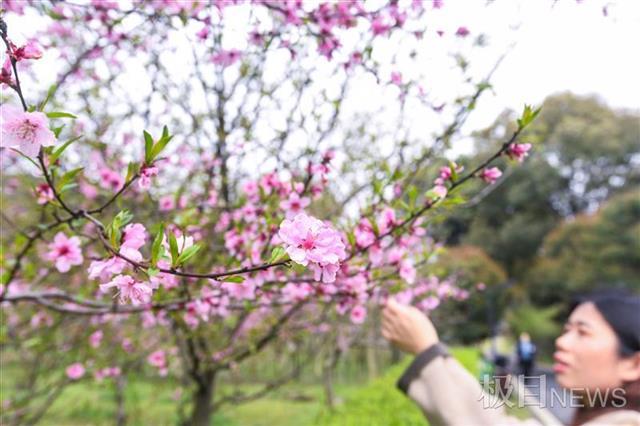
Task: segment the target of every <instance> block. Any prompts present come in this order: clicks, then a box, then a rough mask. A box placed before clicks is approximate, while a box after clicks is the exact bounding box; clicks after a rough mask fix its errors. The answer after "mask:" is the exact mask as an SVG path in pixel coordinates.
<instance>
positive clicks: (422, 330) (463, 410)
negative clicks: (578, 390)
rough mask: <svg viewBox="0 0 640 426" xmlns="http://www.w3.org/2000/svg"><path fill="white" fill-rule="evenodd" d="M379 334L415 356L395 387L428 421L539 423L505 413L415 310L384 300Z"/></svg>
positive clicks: (449, 423) (436, 424)
mask: <svg viewBox="0 0 640 426" xmlns="http://www.w3.org/2000/svg"><path fill="white" fill-rule="evenodd" d="M382 335H383V336H384V337H385V339H387V340H389V341H391V342H392V343H393V344H394V345H396V346H398V347H399V348H400V349H403V350H405V351H406V352H409V353H412V354H414V355H416V358H415V359H414V360H413V362H412V363H411V365H410V366H409V368H407V370H406V371H405V373H404V374H403V375H402V377H401V378H400V380H399V381H398V387H399V388H400V389H401V390H402V391H403V392H404V393H405V394H406V395H407V396H409V398H411V399H412V400H413V401H414V402H415V403H416V404H417V405H418V406H419V407H420V408H421V409H422V411H423V412H424V414H425V416H426V417H427V419H428V420H429V423H430V424H431V425H432V426H439V425H442V426H445V425H446V426H453V425H455V426H457V425H492V426H493V425H540V424H541V423H540V422H538V421H536V420H533V419H532V420H527V421H522V420H519V419H517V418H513V417H510V416H507V415H506V414H505V413H504V409H503V407H501V404H499V403H498V404H497V403H496V398H495V397H493V396H491V395H487V394H485V393H484V392H483V390H482V387H481V386H480V384H479V383H478V381H477V380H476V379H475V378H474V377H473V376H472V375H471V374H470V373H469V372H468V371H467V370H465V369H464V367H462V365H461V364H460V363H459V362H458V361H457V360H456V359H455V358H453V357H451V356H449V353H448V351H447V350H446V348H445V347H444V346H443V345H442V344H441V343H440V342H439V339H438V333H437V332H436V329H435V327H434V326H433V324H432V323H431V321H430V320H429V318H427V316H426V315H424V314H423V313H422V312H421V311H419V310H418V309H416V308H414V307H412V306H405V305H401V304H399V303H397V302H396V301H395V300H393V299H390V300H389V301H388V302H387V305H386V306H385V308H384V310H383V321H382ZM545 423H546V422H545Z"/></svg>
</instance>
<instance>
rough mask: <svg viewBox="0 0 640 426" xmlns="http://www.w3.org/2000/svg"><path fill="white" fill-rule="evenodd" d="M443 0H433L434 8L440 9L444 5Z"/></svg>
mask: <svg viewBox="0 0 640 426" xmlns="http://www.w3.org/2000/svg"><path fill="white" fill-rule="evenodd" d="M443 3H444V1H443V0H433V8H434V9H440V8H441V7H442V6H443Z"/></svg>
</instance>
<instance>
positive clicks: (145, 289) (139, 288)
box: [100, 275, 153, 305]
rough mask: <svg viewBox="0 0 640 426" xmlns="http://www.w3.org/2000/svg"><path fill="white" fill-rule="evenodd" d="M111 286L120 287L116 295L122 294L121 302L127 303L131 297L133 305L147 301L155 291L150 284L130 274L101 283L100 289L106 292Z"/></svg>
mask: <svg viewBox="0 0 640 426" xmlns="http://www.w3.org/2000/svg"><path fill="white" fill-rule="evenodd" d="M111 287H116V288H117V289H118V293H117V294H116V295H117V296H120V303H125V302H126V300H127V299H129V300H130V301H131V303H132V304H133V305H139V304H141V303H147V302H148V301H149V300H150V298H151V293H152V292H153V290H152V289H151V287H150V286H149V284H147V283H143V282H139V281H136V280H135V279H134V278H133V277H130V276H129V275H118V276H116V277H115V278H114V279H113V280H111V281H110V282H109V283H107V284H100V290H102V291H104V292H106V291H107V289H109V288H111Z"/></svg>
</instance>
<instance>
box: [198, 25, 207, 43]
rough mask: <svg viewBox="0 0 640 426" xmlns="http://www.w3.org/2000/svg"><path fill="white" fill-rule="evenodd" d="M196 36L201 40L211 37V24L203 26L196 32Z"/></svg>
mask: <svg viewBox="0 0 640 426" xmlns="http://www.w3.org/2000/svg"><path fill="white" fill-rule="evenodd" d="M196 37H198V38H199V39H200V40H206V39H207V37H209V26H208V25H205V26H204V27H202V29H201V30H200V31H198V32H197V33H196Z"/></svg>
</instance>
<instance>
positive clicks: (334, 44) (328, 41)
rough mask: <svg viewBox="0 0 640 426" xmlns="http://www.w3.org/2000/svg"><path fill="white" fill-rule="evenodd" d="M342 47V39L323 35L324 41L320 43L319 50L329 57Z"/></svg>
mask: <svg viewBox="0 0 640 426" xmlns="http://www.w3.org/2000/svg"><path fill="white" fill-rule="evenodd" d="M339 47H340V40H338V39H337V38H335V37H333V36H330V37H323V38H322V41H321V42H320V43H319V44H318V52H319V53H320V54H321V55H322V56H324V57H325V58H327V59H331V58H332V57H333V52H334V51H335V50H336V49H337V48H339Z"/></svg>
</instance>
